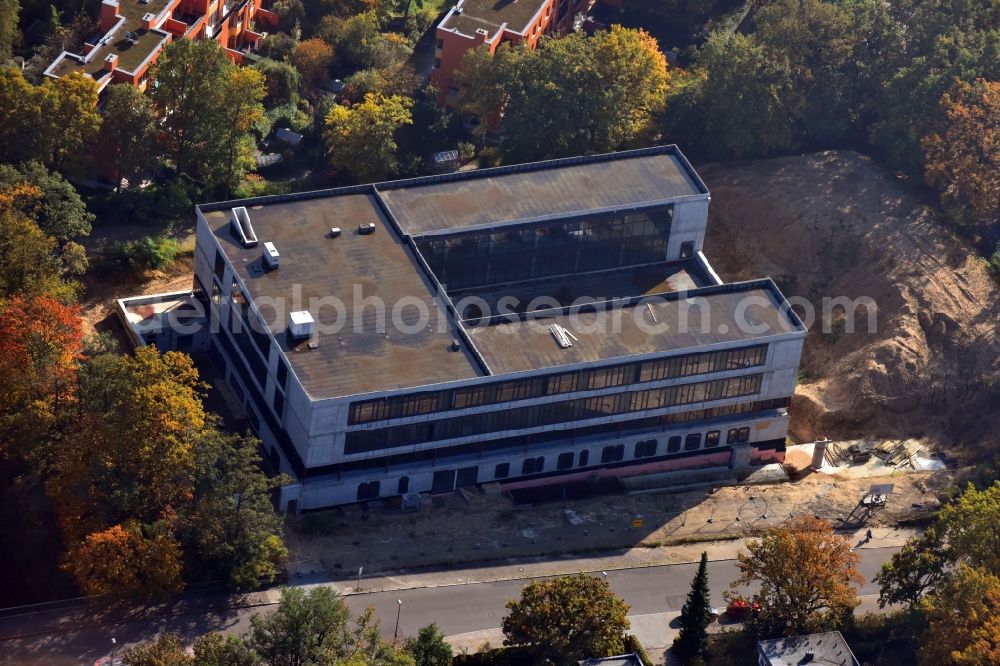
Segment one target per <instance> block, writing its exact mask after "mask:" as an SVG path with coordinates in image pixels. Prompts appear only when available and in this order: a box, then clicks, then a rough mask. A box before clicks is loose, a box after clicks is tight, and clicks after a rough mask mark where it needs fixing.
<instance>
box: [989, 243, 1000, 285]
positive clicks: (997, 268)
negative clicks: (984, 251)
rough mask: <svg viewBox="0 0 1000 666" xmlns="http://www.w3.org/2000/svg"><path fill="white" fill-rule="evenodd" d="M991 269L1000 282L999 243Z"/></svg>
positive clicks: (991, 262)
mask: <svg viewBox="0 0 1000 666" xmlns="http://www.w3.org/2000/svg"><path fill="white" fill-rule="evenodd" d="M990 268H992V269H993V276H994V277H995V278H997V279H998V280H1000V243H997V249H996V250H994V251H993V256H992V257H990Z"/></svg>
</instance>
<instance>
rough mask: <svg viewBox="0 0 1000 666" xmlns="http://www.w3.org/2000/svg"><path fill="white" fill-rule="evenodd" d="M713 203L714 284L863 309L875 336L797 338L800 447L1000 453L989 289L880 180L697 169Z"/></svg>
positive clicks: (833, 160)
mask: <svg viewBox="0 0 1000 666" xmlns="http://www.w3.org/2000/svg"><path fill="white" fill-rule="evenodd" d="M700 173H701V175H702V177H703V178H704V180H705V182H706V183H707V185H708V188H709V190H710V191H711V192H712V204H711V206H710V214H709V215H710V216H709V223H708V239H707V240H706V255H707V256H708V257H709V259H710V260H711V261H712V263H713V265H714V266H715V268H716V270H717V271H718V272H719V273H720V275H721V276H722V277H723V279H724V280H727V281H736V280H742V279H750V278H755V277H760V276H762V275H770V276H771V277H773V278H774V280H775V281H776V282H777V283H778V285H779V286H780V287H781V288H782V290H783V291H784V292H785V295H786V296H788V297H792V296H798V297H804V298H806V299H808V300H809V302H810V303H812V304H813V306H814V307H815V308H816V312H817V313H820V312H821V306H822V299H823V298H824V297H840V296H846V297H849V298H850V299H855V298H859V297H871V298H872V299H874V301H875V302H876V304H877V327H876V331H875V332H874V333H871V334H869V333H868V321H869V320H868V314H867V312H866V311H865V309H864V308H860V309H858V310H855V315H854V317H853V320H854V324H855V333H848V332H845V328H846V325H847V324H848V323H850V322H847V321H846V317H845V316H844V315H843V311H842V310H841V311H840V312H839V314H838V311H837V309H834V310H833V313H834V316H833V317H831V320H832V324H831V331H832V332H830V333H825V334H824V333H822V332H821V331H820V324H819V322H818V321H817V323H816V324H814V325H813V327H812V328H811V330H810V333H809V337H808V338H807V340H806V346H805V351H804V353H803V357H802V370H801V373H800V385H799V388H798V389H797V392H796V397H795V400H794V402H793V417H792V430H793V434H794V435H795V436H797V437H799V438H800V439H803V440H809V439H813V438H815V437H817V436H820V435H826V436H829V437H850V436H877V437H925V438H927V439H928V440H930V441H932V442H935V443H937V444H938V445H939V446H938V448H939V450H941V451H943V452H950V453H964V454H965V456H963V457H968V456H972V455H977V454H979V453H982V452H983V451H997V450H1000V446H998V445H997V444H998V442H1000V341H998V333H997V322H998V316H1000V304H998V298H997V296H998V287H997V284H996V282H995V281H994V280H993V278H992V277H991V275H990V272H989V268H988V267H987V265H986V263H985V262H984V261H983V260H982V259H979V258H977V257H976V256H975V254H974V253H973V252H972V250H971V249H970V248H969V247H968V246H966V245H965V244H964V243H962V242H960V241H958V240H956V239H955V238H954V237H953V236H952V235H951V234H950V233H949V232H948V231H947V230H946V229H945V227H944V226H943V225H942V224H940V223H939V221H938V220H937V219H936V218H935V215H934V213H933V212H932V211H930V210H928V209H927V208H925V207H924V206H923V205H921V204H920V202H918V201H917V200H916V199H915V198H913V197H912V196H911V195H909V194H908V193H907V192H906V191H905V190H904V188H903V187H902V186H901V185H900V184H899V183H898V182H897V181H896V179H895V178H894V177H893V176H892V174H891V173H889V172H887V171H886V170H884V169H883V168H881V167H880V166H879V165H878V164H876V163H875V162H873V161H872V160H871V159H869V158H867V157H864V156H862V155H859V154H857V153H853V152H840V151H829V152H824V153H817V154H813V155H806V156H800V157H786V158H778V159H773V160H765V161H757V162H742V163H729V164H711V165H708V166H706V167H704V168H703V169H701V170H700Z"/></svg>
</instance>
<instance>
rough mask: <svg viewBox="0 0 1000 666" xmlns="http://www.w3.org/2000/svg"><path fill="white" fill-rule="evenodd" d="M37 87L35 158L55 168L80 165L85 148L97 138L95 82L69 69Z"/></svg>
mask: <svg viewBox="0 0 1000 666" xmlns="http://www.w3.org/2000/svg"><path fill="white" fill-rule="evenodd" d="M40 90H41V110H42V116H41V119H40V120H41V122H40V123H39V125H38V126H37V128H36V130H35V132H36V134H35V135H36V136H37V137H38V138H39V147H38V152H37V158H36V157H35V156H33V158H34V159H38V160H39V161H41V162H42V163H44V164H46V165H47V166H50V167H53V168H55V169H59V170H66V169H78V168H82V167H83V166H84V165H85V164H86V162H87V152H86V149H87V148H88V147H89V146H91V145H93V144H94V142H95V141H96V140H97V136H98V131H99V130H100V128H101V114H100V113H99V112H98V110H97V82H96V81H94V79H92V78H90V77H89V76H84V75H83V74H80V73H78V72H73V73H72V74H68V75H66V76H61V77H59V78H58V79H56V80H55V81H52V80H51V79H46V80H45V81H43V82H42V85H41V86H40Z"/></svg>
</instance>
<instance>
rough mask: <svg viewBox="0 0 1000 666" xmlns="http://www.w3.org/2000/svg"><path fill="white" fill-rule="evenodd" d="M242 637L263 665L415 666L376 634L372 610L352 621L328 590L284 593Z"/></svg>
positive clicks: (292, 590) (331, 591)
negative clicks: (272, 607)
mask: <svg viewBox="0 0 1000 666" xmlns="http://www.w3.org/2000/svg"><path fill="white" fill-rule="evenodd" d="M251 622H252V629H251V632H250V635H249V636H248V637H247V640H248V642H249V644H250V645H251V646H252V647H253V649H254V651H255V652H256V653H257V654H258V655H260V657H261V659H262V660H263V662H264V663H265V664H268V666H300V665H303V664H317V665H325V664H329V665H330V666H334V665H340V664H343V665H344V666H414V662H413V658H412V657H410V656H409V655H406V654H405V653H404V652H403V651H401V650H399V649H397V648H395V647H393V646H391V645H389V644H388V643H386V642H385V641H383V640H382V638H381V637H380V635H379V623H378V620H377V619H375V616H374V613H373V611H372V609H371V608H369V609H368V610H367V611H366V612H364V613H362V614H361V615H360V616H358V617H357V618H353V619H352V618H351V613H350V611H349V610H348V608H347V606H346V605H345V604H344V601H343V599H341V598H340V597H339V596H337V593H336V592H335V591H334V590H333V589H332V588H330V587H327V586H317V587H313V588H311V589H309V590H308V591H305V590H303V589H302V588H298V587H291V588H285V589H283V590H282V592H281V601H280V602H279V603H278V608H277V610H276V611H274V612H273V613H271V614H269V615H255V616H254V617H253V619H252V620H251Z"/></svg>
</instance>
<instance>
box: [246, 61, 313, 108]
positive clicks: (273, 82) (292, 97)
mask: <svg viewBox="0 0 1000 666" xmlns="http://www.w3.org/2000/svg"><path fill="white" fill-rule="evenodd" d="M253 67H255V68H256V69H258V70H260V73H261V74H263V75H264V88H265V90H266V91H267V92H266V94H265V95H264V106H265V107H267V108H268V109H272V108H274V107H278V106H281V105H283V104H289V103H292V104H294V103H295V102H296V101H297V100H298V98H299V85H301V78H302V77H301V76H300V75H299V70H297V69H295V67H294V66H293V65H290V64H289V63H287V62H281V61H278V60H272V59H270V58H262V59H261V60H259V61H258V62H256V63H254V64H253Z"/></svg>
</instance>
